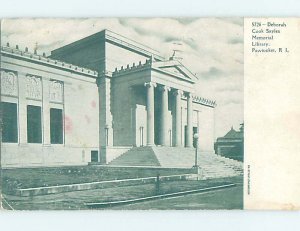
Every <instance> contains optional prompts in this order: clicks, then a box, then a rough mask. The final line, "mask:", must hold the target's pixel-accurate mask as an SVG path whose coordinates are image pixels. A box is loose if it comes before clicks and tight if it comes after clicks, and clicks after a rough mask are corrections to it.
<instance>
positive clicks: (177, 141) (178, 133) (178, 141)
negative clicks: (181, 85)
mask: <svg viewBox="0 0 300 231" xmlns="http://www.w3.org/2000/svg"><path fill="white" fill-rule="evenodd" d="M182 94H183V92H182V91H181V90H176V91H175V97H176V98H175V105H176V109H175V110H176V111H175V117H176V126H175V129H176V131H175V132H176V133H175V146H176V147H178V146H181V96H182Z"/></svg>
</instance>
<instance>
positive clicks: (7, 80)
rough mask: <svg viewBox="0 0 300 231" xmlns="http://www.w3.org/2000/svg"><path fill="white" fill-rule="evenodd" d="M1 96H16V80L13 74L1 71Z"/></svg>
mask: <svg viewBox="0 0 300 231" xmlns="http://www.w3.org/2000/svg"><path fill="white" fill-rule="evenodd" d="M1 93H2V95H11V96H18V80H17V76H16V75H15V73H13V72H9V71H1Z"/></svg>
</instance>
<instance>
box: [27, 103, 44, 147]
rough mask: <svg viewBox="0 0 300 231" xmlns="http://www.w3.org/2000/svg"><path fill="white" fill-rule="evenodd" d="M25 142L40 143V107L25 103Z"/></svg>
mask: <svg viewBox="0 0 300 231" xmlns="http://www.w3.org/2000/svg"><path fill="white" fill-rule="evenodd" d="M27 142H28V143H42V120H41V107H38V106H32V105H27Z"/></svg>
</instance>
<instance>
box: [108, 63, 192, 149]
mask: <svg viewBox="0 0 300 231" xmlns="http://www.w3.org/2000/svg"><path fill="white" fill-rule="evenodd" d="M195 78H196V77H195V76H194V75H192V74H190V73H188V72H187V71H186V70H184V66H183V65H182V64H180V63H179V62H178V61H174V60H169V61H164V62H162V61H156V60H153V59H150V60H147V61H146V63H144V64H141V63H139V64H137V65H136V64H133V65H132V66H130V65H127V67H126V68H124V67H121V68H120V69H116V70H115V71H114V72H113V73H112V84H115V85H118V86H120V85H122V84H124V85H125V83H126V84H127V88H125V87H123V88H122V89H123V91H124V89H127V90H128V91H127V92H123V93H124V94H123V95H120V91H112V94H113V97H114V98H118V97H120V100H121V98H122V99H123V98H124V95H130V99H131V102H130V105H128V107H127V106H125V105H124V104H126V102H125V101H124V102H123V103H122V104H120V105H119V106H118V107H112V115H113V117H114V119H113V121H114V122H113V123H114V125H115V126H114V130H115V129H117V131H120V130H123V131H125V130H126V129H127V136H129V134H128V133H129V132H130V131H132V134H131V138H132V145H133V146H167V147H170V146H172V147H193V133H195V129H194V131H193V127H194V128H195V127H197V118H196V119H194V120H193V114H196V112H195V111H194V105H193V104H194V103H193V100H195V98H194V96H193V91H194V88H193V87H194V86H193V84H194V83H195ZM117 101H119V100H117ZM120 107H122V108H124V110H122V111H123V116H122V118H121V117H120V118H119V117H118V115H117V111H118V110H120ZM130 107H131V111H130V112H129V113H131V117H130V118H128V122H129V123H128V124H127V123H122V127H121V126H120V125H121V124H120V123H118V121H117V120H118V118H119V119H122V120H123V119H124V116H125V117H126V115H124V114H125V113H124V112H125V111H126V110H128V108H130ZM129 124H131V126H130V127H129V126H127V127H126V125H129ZM124 126H125V127H124ZM118 134H120V132H118ZM144 139H145V141H144ZM121 140H122V142H123V141H124V138H123V137H120V136H119V137H117V136H114V142H113V143H114V144H117V145H120V141H121ZM122 145H126V143H125V142H124V143H122Z"/></svg>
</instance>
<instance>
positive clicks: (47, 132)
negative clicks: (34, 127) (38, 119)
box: [42, 78, 51, 146]
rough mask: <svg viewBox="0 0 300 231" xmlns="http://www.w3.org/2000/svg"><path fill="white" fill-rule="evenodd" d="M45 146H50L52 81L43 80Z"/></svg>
mask: <svg viewBox="0 0 300 231" xmlns="http://www.w3.org/2000/svg"><path fill="white" fill-rule="evenodd" d="M42 81H43V106H42V112H43V113H42V117H43V144H44V145H46V146H47V145H50V143H51V140H50V79H48V78H43V80H42Z"/></svg>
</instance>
